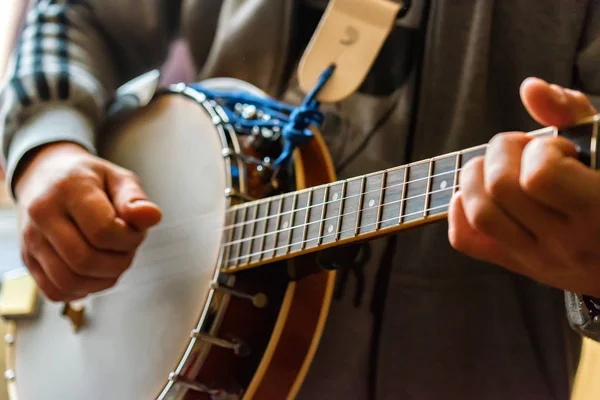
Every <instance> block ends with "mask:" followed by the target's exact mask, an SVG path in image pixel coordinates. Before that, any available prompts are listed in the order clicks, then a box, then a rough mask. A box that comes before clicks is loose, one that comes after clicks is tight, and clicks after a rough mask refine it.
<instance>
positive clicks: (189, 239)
mask: <svg viewBox="0 0 600 400" xmlns="http://www.w3.org/2000/svg"><path fill="white" fill-rule="evenodd" d="M144 79H145V81H144ZM140 82H142V83H143V84H144V85H143V86H144V90H142V91H139V90H138V89H135V88H134V86H131V87H126V90H125V92H127V91H129V92H128V93H125V94H124V96H126V95H127V94H129V95H131V96H129V97H128V96H126V97H125V98H127V99H128V101H129V104H128V107H121V109H120V110H117V111H118V112H117V111H115V112H117V115H121V117H119V118H115V119H114V120H113V121H112V122H111V123H110V124H109V125H107V127H106V132H105V134H103V136H102V137H103V139H102V143H100V146H99V147H100V154H101V155H102V156H103V157H105V158H106V159H108V160H110V161H112V162H115V163H117V164H119V165H121V166H123V167H125V168H128V169H130V170H132V171H133V172H135V173H136V174H137V175H138V176H140V178H141V180H142V182H143V185H144V188H145V190H146V192H147V193H148V195H149V196H150V198H151V199H152V200H153V201H155V202H156V203H157V204H158V205H159V206H160V207H161V208H162V210H163V216H164V218H163V222H162V223H161V225H160V226H159V227H157V228H156V229H154V230H152V231H150V233H149V235H148V237H147V239H146V241H145V243H144V244H143V245H142V247H141V248H140V250H139V252H138V255H137V256H136V259H135V261H134V263H133V265H132V267H131V268H130V270H128V271H127V272H126V273H125V274H124V276H123V278H122V280H121V281H120V282H119V283H118V284H117V286H116V287H115V288H114V289H110V290H108V291H106V292H104V293H99V294H97V295H92V296H90V297H89V298H87V299H85V300H84V301H82V302H80V304H78V306H82V307H83V318H84V320H85V321H84V324H83V326H81V327H80V328H79V329H78V330H77V331H75V329H73V326H72V322H73V321H72V320H70V319H69V318H68V315H63V314H69V315H71V317H72V318H74V319H77V318H80V317H81V314H78V313H77V312H75V313H73V310H71V309H64V306H62V305H59V304H54V303H51V302H48V301H45V300H39V301H40V302H41V304H40V307H39V308H38V309H37V312H36V313H35V315H32V316H31V317H30V318H17V319H11V320H10V324H11V331H10V332H9V334H8V335H7V337H6V349H7V365H8V370H7V372H6V373H5V378H6V379H7V380H8V385H9V393H10V395H11V399H13V400H17V399H18V400H38V399H44V400H58V399H61V400H62V399H86V400H88V399H89V400H100V399H102V400H104V399H111V400H121V399H122V400H132V399H160V400H189V399H241V398H244V399H249V398H257V399H282V398H293V397H294V396H295V394H296V393H297V392H298V389H299V388H300V385H301V384H302V381H303V379H304V376H305V375H306V373H307V371H308V369H309V367H310V363H311V361H312V358H313V356H314V354H315V351H316V349H317V346H318V342H319V339H320V336H321V333H322V330H323V327H324V324H325V320H326V317H327V312H328V309H329V305H330V301H331V296H332V290H333V281H334V278H335V272H334V271H329V270H325V269H322V268H319V267H318V264H317V262H316V259H315V257H314V255H315V254H316V252H317V251H319V250H321V249H325V248H328V247H332V246H339V245H342V244H346V243H352V242H354V241H358V240H366V239H369V238H373V237H377V236H382V235H386V234H390V233H393V232H395V231H398V230H401V229H405V228H408V227H413V226H418V225H421V224H424V223H428V222H433V221H436V220H439V219H441V218H444V217H445V216H446V211H447V208H448V204H449V201H450V198H451V196H452V194H453V193H454V191H455V190H456V187H457V182H458V174H459V171H460V169H461V168H462V166H463V165H464V164H465V163H466V162H467V161H468V160H469V159H471V158H472V157H474V156H477V155H481V154H483V153H484V151H485V146H479V147H475V148H471V149H466V150H462V151H457V152H454V153H450V154H446V155H442V156H439V157H435V158H432V159H428V160H424V161H422V162H418V163H413V164H409V165H405V166H400V167H397V168H392V169H389V170H386V171H378V172H374V173H371V174H368V175H364V176H359V177H356V178H352V179H347V180H343V181H337V182H336V181H335V177H334V173H333V168H332V164H331V160H330V158H329V155H328V153H327V150H326V147H325V145H324V142H323V140H322V138H321V137H320V136H319V134H318V132H316V131H315V135H314V138H313V140H311V141H310V142H308V143H307V144H305V145H303V146H301V147H299V148H297V149H296V151H295V153H294V156H293V162H292V163H290V164H289V165H287V166H286V167H284V168H278V169H277V168H274V167H273V163H272V160H276V159H277V158H278V157H279V156H280V155H281V153H282V151H283V148H284V145H285V144H284V143H283V142H282V138H281V135H280V132H276V131H272V130H271V131H268V130H267V131H263V130H261V129H260V128H258V129H253V131H252V132H251V134H250V135H240V134H239V129H236V126H234V124H232V123H230V120H229V117H228V114H227V112H225V110H224V109H223V107H222V105H221V104H219V103H218V102H216V101H214V100H211V99H209V98H207V96H206V95H205V94H203V93H202V92H201V91H199V90H195V89H193V88H191V87H190V86H187V85H183V84H180V85H174V86H172V87H170V88H168V89H163V90H158V91H156V92H154V90H148V87H152V88H154V87H155V82H156V80H155V79H153V78H152V77H150V78H149V77H148V76H146V77H144V78H143V79H141V80H138V82H137V83H138V84H139V83H140ZM203 84H204V85H205V87H207V88H218V89H219V90H229V91H231V90H242V91H245V92H248V93H253V94H254V95H257V96H264V95H263V94H262V93H261V92H260V91H258V90H257V89H256V88H255V87H253V86H251V85H249V84H247V83H244V82H240V81H237V80H233V79H216V80H209V81H206V82H203ZM153 85H154V86H153ZM134 89H135V90H134ZM236 107H237V110H236V112H238V113H239V115H240V116H242V117H243V118H248V119H256V118H265V119H268V118H272V116H269V115H265V114H261V111H260V109H256V108H255V107H254V108H253V106H250V105H244V104H239V107H238V105H236ZM597 123H598V117H595V118H592V119H590V120H589V121H585V122H583V123H582V124H578V125H577V126H574V127H569V128H565V129H560V130H559V129H556V128H545V129H541V130H539V131H536V132H533V133H532V134H536V135H556V134H560V135H565V136H566V137H568V138H569V139H571V140H573V141H575V142H576V143H577V144H578V146H579V148H580V149H581V156H582V160H583V161H584V162H587V163H588V165H590V166H591V167H593V168H595V166H596V165H597V157H598V155H597V153H596V139H597V132H598V126H597ZM74 306H75V305H74ZM73 323H74V322H73Z"/></svg>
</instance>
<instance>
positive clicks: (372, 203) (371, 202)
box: [369, 199, 375, 207]
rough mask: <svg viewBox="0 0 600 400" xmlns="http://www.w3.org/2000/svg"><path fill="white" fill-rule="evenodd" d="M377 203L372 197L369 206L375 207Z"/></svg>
mask: <svg viewBox="0 0 600 400" xmlns="http://www.w3.org/2000/svg"><path fill="white" fill-rule="evenodd" d="M374 205H375V200H373V199H371V201H369V207H373V206H374Z"/></svg>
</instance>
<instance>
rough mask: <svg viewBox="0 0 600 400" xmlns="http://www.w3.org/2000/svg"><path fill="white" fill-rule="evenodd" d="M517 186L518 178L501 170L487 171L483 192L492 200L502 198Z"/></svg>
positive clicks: (492, 169)
mask: <svg viewBox="0 0 600 400" xmlns="http://www.w3.org/2000/svg"><path fill="white" fill-rule="evenodd" d="M518 185H519V177H518V176H513V174H511V173H510V172H509V171H507V170H506V169H502V168H491V169H488V171H487V176H486V179H485V191H486V192H487V193H488V194H489V195H490V196H491V197H493V198H496V199H498V198H502V197H504V196H505V195H507V194H508V193H509V192H511V191H513V190H514V188H515V187H518Z"/></svg>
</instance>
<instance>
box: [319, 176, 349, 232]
mask: <svg viewBox="0 0 600 400" xmlns="http://www.w3.org/2000/svg"><path fill="white" fill-rule="evenodd" d="M343 189H344V184H343V183H341V182H338V183H333V184H331V185H329V188H328V190H327V196H326V197H325V202H326V204H327V205H326V206H325V212H324V217H323V228H322V232H321V243H330V242H335V241H336V240H337V239H336V235H337V228H336V221H339V220H340V214H341V212H340V210H341V207H340V205H341V202H342V201H343V200H342V197H343V196H344V194H343Z"/></svg>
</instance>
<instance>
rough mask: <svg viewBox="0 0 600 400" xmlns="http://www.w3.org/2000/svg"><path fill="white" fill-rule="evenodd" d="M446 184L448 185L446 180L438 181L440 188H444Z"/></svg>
mask: <svg viewBox="0 0 600 400" xmlns="http://www.w3.org/2000/svg"><path fill="white" fill-rule="evenodd" d="M446 186H448V182H446V181H442V183H440V188H442V189H446Z"/></svg>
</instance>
